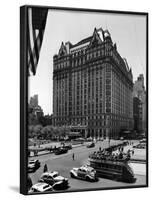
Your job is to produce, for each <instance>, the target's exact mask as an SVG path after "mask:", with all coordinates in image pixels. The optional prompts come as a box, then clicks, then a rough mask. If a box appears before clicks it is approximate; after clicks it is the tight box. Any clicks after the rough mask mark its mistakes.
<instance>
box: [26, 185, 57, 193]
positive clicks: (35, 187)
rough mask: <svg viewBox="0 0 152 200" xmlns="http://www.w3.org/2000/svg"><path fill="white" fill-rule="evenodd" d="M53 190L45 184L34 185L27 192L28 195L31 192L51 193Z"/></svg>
mask: <svg viewBox="0 0 152 200" xmlns="http://www.w3.org/2000/svg"><path fill="white" fill-rule="evenodd" d="M52 190H53V188H52V186H51V185H49V184H47V183H40V182H39V183H36V184H35V185H33V186H32V187H31V189H30V190H29V193H33V192H49V191H52Z"/></svg>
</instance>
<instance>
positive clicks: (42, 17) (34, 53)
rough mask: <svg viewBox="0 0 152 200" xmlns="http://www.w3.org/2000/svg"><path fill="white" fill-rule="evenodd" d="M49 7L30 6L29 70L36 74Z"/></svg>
mask: <svg viewBox="0 0 152 200" xmlns="http://www.w3.org/2000/svg"><path fill="white" fill-rule="evenodd" d="M47 13H48V9H46V8H38V7H32V8H28V28H27V30H28V36H27V37H28V48H27V49H28V72H29V75H35V74H36V69H37V64H38V61H39V55H40V49H41V46H42V41H43V35H44V30H45V25H46V19H47Z"/></svg>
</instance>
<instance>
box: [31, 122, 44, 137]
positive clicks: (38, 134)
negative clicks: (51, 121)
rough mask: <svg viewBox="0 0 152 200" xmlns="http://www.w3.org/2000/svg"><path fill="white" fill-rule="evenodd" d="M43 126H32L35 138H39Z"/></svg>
mask: <svg viewBox="0 0 152 200" xmlns="http://www.w3.org/2000/svg"><path fill="white" fill-rule="evenodd" d="M42 128H43V126H42V125H36V126H34V130H33V131H34V134H35V136H36V137H37V138H39V137H41V130H42Z"/></svg>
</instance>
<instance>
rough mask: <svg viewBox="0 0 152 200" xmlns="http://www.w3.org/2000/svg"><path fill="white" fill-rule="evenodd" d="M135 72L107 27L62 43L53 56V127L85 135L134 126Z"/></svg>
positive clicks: (114, 132)
mask: <svg viewBox="0 0 152 200" xmlns="http://www.w3.org/2000/svg"><path fill="white" fill-rule="evenodd" d="M132 93H133V76H132V70H131V68H129V66H128V63H127V60H126V59H124V58H122V57H121V56H120V54H119V52H118V50H117V45H116V44H114V43H113V42H112V38H111V35H110V33H109V31H108V30H103V29H102V28H99V29H96V28H95V29H94V32H93V34H92V35H91V36H90V37H88V38H85V39H83V40H81V41H79V42H78V43H76V44H72V43H71V42H66V43H65V44H64V43H63V42H62V44H61V47H60V49H59V52H58V54H56V55H54V57H53V116H54V125H55V126H62V125H65V126H70V127H71V129H73V130H75V131H78V132H80V133H82V135H84V136H85V137H90V136H92V137H104V138H105V137H110V138H117V137H118V136H119V132H120V131H121V130H122V129H123V130H124V129H125V130H128V129H129V130H130V129H132V128H133V96H132Z"/></svg>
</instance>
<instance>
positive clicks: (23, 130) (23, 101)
mask: <svg viewBox="0 0 152 200" xmlns="http://www.w3.org/2000/svg"><path fill="white" fill-rule="evenodd" d="M28 8H39V9H42V10H43V9H45V10H49V9H53V10H58V11H60V10H61V11H81V12H90V13H106V14H122V15H126V14H127V15H135V16H145V17H146V41H145V43H146V126H147V135H146V138H147V141H148V13H147V12H131V11H117V10H100V9H87V8H71V7H69V8H67V7H54V6H52V7H51V6H35V5H25V6H21V7H20V193H21V194H24V195H28V194H29V193H28V188H27V182H28V176H27V172H28V166H27V165H28V73H29V72H28V68H27V65H28V52H27V48H28V37H27V23H28V16H27V15H28V13H27V10H28ZM148 170H149V169H148V142H147V146H146V184H145V185H138V186H136V185H135V186H134V185H131V186H124V187H110V188H107V187H105V188H95V189H83V188H82V189H79V190H65V191H57V192H56V191H54V192H53V193H60V192H62V193H63V192H80V191H94V190H111V189H122V188H123V189H124V188H126V189H128V188H140V187H148ZM46 193H49V194H51V192H45V193H41V192H39V193H31V194H32V195H33V194H46Z"/></svg>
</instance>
